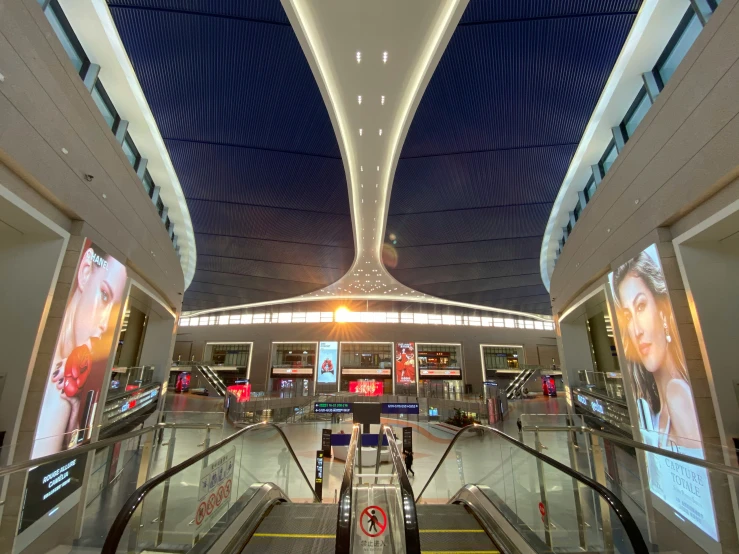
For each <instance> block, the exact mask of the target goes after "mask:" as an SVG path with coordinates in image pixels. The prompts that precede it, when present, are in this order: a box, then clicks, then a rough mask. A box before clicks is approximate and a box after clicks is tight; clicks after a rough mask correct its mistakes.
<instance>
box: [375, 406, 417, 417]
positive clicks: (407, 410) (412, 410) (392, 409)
mask: <svg viewBox="0 0 739 554" xmlns="http://www.w3.org/2000/svg"><path fill="white" fill-rule="evenodd" d="M382 413H383V414H416V415H418V403H401V404H383V405H382Z"/></svg>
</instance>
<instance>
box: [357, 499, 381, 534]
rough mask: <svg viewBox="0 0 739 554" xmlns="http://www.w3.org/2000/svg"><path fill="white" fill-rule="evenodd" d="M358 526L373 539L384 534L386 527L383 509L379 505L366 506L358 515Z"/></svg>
mask: <svg viewBox="0 0 739 554" xmlns="http://www.w3.org/2000/svg"><path fill="white" fill-rule="evenodd" d="M359 528H360V529H361V530H362V533H364V534H365V535H367V536H368V537H371V538H373V539H374V538H375V537H379V536H381V535H382V534H384V533H385V530H386V529H387V515H386V514H385V510H383V509H382V508H380V507H379V506H367V507H366V508H365V509H364V510H362V513H361V514H360V516H359Z"/></svg>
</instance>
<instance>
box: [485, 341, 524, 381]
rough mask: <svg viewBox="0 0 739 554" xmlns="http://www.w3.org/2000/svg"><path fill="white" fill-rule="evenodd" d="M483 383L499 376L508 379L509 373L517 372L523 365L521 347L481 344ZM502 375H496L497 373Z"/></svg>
mask: <svg viewBox="0 0 739 554" xmlns="http://www.w3.org/2000/svg"><path fill="white" fill-rule="evenodd" d="M480 356H481V358H482V368H483V381H491V380H495V379H497V378H500V377H501V376H504V377H505V378H508V377H509V376H510V374H511V373H510V372H511V371H518V370H519V369H520V367H521V365H523V346H518V345H499V344H481V345H480ZM499 371H500V372H501V373H502V375H498V372H499Z"/></svg>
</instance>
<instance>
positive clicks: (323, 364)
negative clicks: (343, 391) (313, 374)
mask: <svg viewBox="0 0 739 554" xmlns="http://www.w3.org/2000/svg"><path fill="white" fill-rule="evenodd" d="M338 360H339V343H338V342H321V343H319V345H318V379H317V381H318V382H319V383H335V382H336V373H337V372H338V370H339V364H338Z"/></svg>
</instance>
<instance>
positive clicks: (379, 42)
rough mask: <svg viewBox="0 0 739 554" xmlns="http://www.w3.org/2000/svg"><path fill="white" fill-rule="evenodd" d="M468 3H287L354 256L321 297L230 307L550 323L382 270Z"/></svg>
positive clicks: (302, 0) (418, 0)
mask: <svg viewBox="0 0 739 554" xmlns="http://www.w3.org/2000/svg"><path fill="white" fill-rule="evenodd" d="M468 1H469V0H404V1H403V2H397V1H396V0H374V1H372V2H367V1H361V0H321V1H320V2H316V1H314V0H282V5H283V7H284V9H285V12H286V13H287V16H288V18H289V19H290V22H291V24H292V26H293V29H294V30H295V33H296V35H297V37H298V39H299V40H300V43H301V46H302V48H303V51H304V52H305V55H306V57H307V59H308V62H309V63H310V65H311V68H312V70H313V74H314V75H315V77H316V81H317V82H318V86H319V88H320V90H321V93H322V95H323V98H324V100H325V102H326V106H327V108H328V112H329V115H330V117H331V120H332V123H333V126H334V129H335V131H336V134H337V137H338V142H339V147H340V149H341V152H342V158H343V161H344V168H345V171H346V175H347V183H348V187H349V202H350V206H351V213H352V225H353V230H354V244H355V259H354V263H353V265H352V267H351V269H350V270H349V272H348V273H347V274H346V275H344V276H343V277H342V278H341V279H339V280H338V281H337V282H335V283H333V284H332V285H329V286H327V287H324V288H323V289H321V290H319V291H316V292H313V293H309V294H304V295H301V296H297V297H294V298H287V299H284V300H280V301H270V302H261V303H257V304H244V305H242V306H231V307H230V308H229V309H234V308H247V307H257V306H267V305H276V304H286V303H293V302H296V301H312V300H325V299H368V300H396V301H414V302H422V303H433V304H445V305H450V306H459V307H464V308H471V309H477V310H484V311H490V312H502V313H508V314H517V315H525V316H527V317H532V318H535V319H540V320H547V319H550V318H549V317H547V316H541V315H537V314H527V313H522V312H517V311H513V310H504V309H497V308H491V307H488V306H478V305H473V304H466V303H463V302H454V301H450V300H444V299H440V298H436V297H433V296H429V295H426V294H423V293H421V292H418V291H415V290H413V289H411V288H409V287H407V286H405V285H403V284H401V283H399V282H398V281H396V280H395V279H394V278H393V277H392V276H391V275H390V274H389V273H388V272H387V270H386V269H385V266H384V264H383V260H382V249H383V237H384V234H385V224H386V221H387V213H388V206H389V200H390V191H391V188H392V183H393V178H394V175H395V169H396V166H397V163H398V158H399V156H400V150H401V147H402V145H403V141H404V140H405V136H406V133H407V132H408V128H409V127H410V124H411V121H412V119H413V115H414V114H415V111H416V108H417V106H418V103H419V102H420V100H421V97H422V95H423V92H424V90H425V88H426V85H427V84H428V82H429V80H430V78H431V75H432V74H433V72H434V69H435V68H436V66H437V64H438V61H439V59H440V58H441V55H442V54H443V52H444V49H445V48H446V45H447V43H448V42H449V39H450V38H451V35H452V33H453V32H454V30H455V29H456V26H457V23H458V22H459V20H460V18H461V17H462V14H463V13H464V10H465V8H466V7H467V3H468ZM223 310H224V308H218V309H209V310H202V311H197V312H191V313H190V314H189V315H196V314H205V313H212V312H219V311H223Z"/></svg>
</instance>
